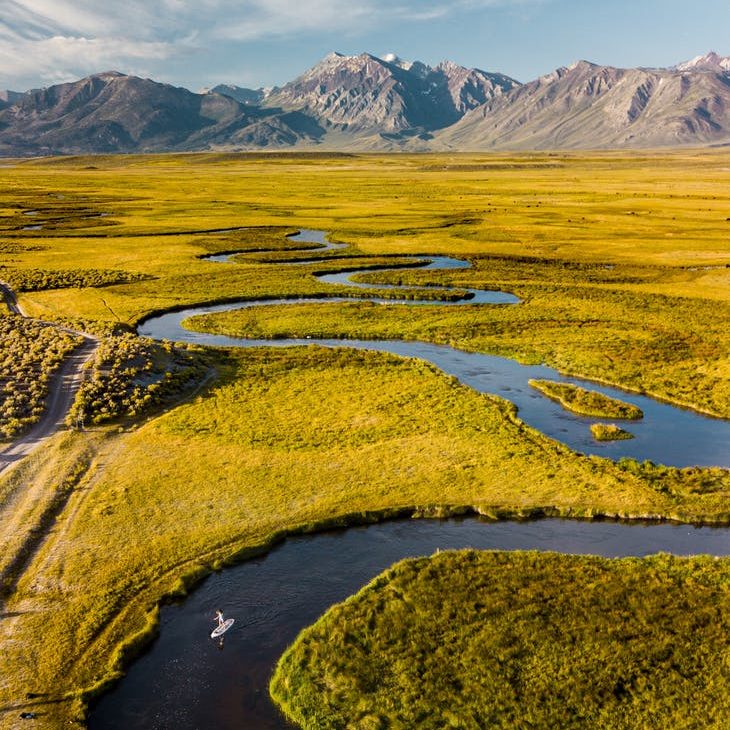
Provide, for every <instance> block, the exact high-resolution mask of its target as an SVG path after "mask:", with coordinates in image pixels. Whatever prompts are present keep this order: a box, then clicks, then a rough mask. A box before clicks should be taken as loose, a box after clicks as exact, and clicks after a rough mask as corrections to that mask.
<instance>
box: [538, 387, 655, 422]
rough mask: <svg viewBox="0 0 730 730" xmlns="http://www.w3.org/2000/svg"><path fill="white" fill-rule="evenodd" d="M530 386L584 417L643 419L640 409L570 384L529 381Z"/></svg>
mask: <svg viewBox="0 0 730 730" xmlns="http://www.w3.org/2000/svg"><path fill="white" fill-rule="evenodd" d="M529 383H530V385H531V386H532V387H533V388H535V389H536V390H539V391H540V392H541V393H542V394H543V395H546V396H547V397H548V398H551V399H552V400H554V401H557V402H558V403H560V405H561V406H563V408H565V409H567V410H569V411H573V412H574V413H580V414H582V415H584V416H596V417H597V418H625V419H627V420H632V421H636V420H638V419H639V418H643V417H644V413H643V412H642V410H641V408H638V407H637V406H635V405H632V404H631V403H624V402H623V401H620V400H618V399H616V398H610V397H609V396H607V395H604V394H603V393H599V392H597V391H595V390H586V389H585V388H581V387H580V386H578V385H573V384H572V383H556V382H555V381H553V380H534V379H533V380H530V381H529Z"/></svg>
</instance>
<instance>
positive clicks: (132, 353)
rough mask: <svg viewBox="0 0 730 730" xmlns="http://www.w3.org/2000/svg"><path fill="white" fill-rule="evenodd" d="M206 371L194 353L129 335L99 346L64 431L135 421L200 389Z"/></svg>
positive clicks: (112, 339) (202, 359)
mask: <svg viewBox="0 0 730 730" xmlns="http://www.w3.org/2000/svg"><path fill="white" fill-rule="evenodd" d="M208 371H209V368H208V367H207V365H206V363H205V359H204V357H203V356H202V355H201V354H200V352H199V351H197V349H196V348H188V347H185V346H174V345H173V344H172V343H169V342H166V343H163V344H158V343H156V342H153V341H152V340H148V339H145V338H141V337H137V336H135V335H132V334H129V333H121V334H116V335H112V336H110V337H107V338H106V339H104V340H102V342H101V344H100V345H99V349H98V350H97V354H96V358H95V361H94V362H93V363H92V364H91V375H90V377H88V378H87V379H86V380H85V381H84V382H83V383H82V384H81V387H80V388H79V392H78V393H77V395H76V400H75V401H74V404H73V406H72V407H71V410H70V411H69V414H68V416H67V418H66V422H67V423H68V424H69V425H83V424H86V423H95V424H99V423H104V422H105V421H110V420H112V419H115V418H120V417H122V416H129V417H135V416H139V415H141V414H143V413H145V412H147V411H149V410H150V409H151V408H152V407H153V406H155V405H158V404H161V403H165V402H167V401H169V400H170V399H171V398H172V399H174V398H176V397H177V398H179V396H180V394H181V393H182V392H184V391H185V390H186V389H189V388H190V387H191V386H193V385H195V384H197V383H199V382H200V381H201V380H202V379H203V378H204V377H205V375H206V373H207V372H208Z"/></svg>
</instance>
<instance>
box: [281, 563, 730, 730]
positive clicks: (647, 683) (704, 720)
mask: <svg viewBox="0 0 730 730" xmlns="http://www.w3.org/2000/svg"><path fill="white" fill-rule="evenodd" d="M729 585H730V564H729V563H728V561H727V560H722V561H719V560H717V559H713V558H709V557H699V558H691V559H687V558H676V557H670V556H667V555H658V556H654V557H650V558H644V559H638V558H631V559H621V560H608V559H604V558H598V557H590V556H588V557H584V556H572V555H557V554H553V553H538V552H516V553H505V552H477V551H461V552H447V553H441V554H436V555H434V556H432V557H430V558H419V559H415V560H406V561H404V562H401V563H398V564H397V565H396V566H394V567H393V568H391V569H390V570H388V571H387V572H386V573H384V574H382V575H381V576H380V577H378V578H376V579H375V580H374V581H373V582H372V583H371V584H370V585H368V586H367V587H366V588H364V589H363V590H362V591H360V593H358V594H357V595H356V596H354V597H353V598H351V599H349V600H347V601H346V602H344V603H342V604H339V605H337V606H335V607H333V608H332V609H330V610H329V611H328V612H327V613H326V614H325V615H324V616H323V617H322V618H321V619H320V620H319V621H317V623H316V624H314V625H313V626H312V627H310V628H308V629H306V630H305V631H304V632H302V634H301V635H300V636H299V638H298V639H297V640H296V642H295V643H294V645H293V646H292V647H291V648H290V649H289V650H288V651H287V652H286V654H285V655H284V656H283V657H282V658H281V660H280V661H279V664H278V666H277V669H276V672H275V675H274V677H273V679H272V682H271V687H270V690H271V694H272V696H273V698H274V699H275V700H276V702H278V703H279V705H280V706H281V707H282V709H284V711H285V712H286V714H287V715H288V716H289V717H290V718H291V719H292V720H294V721H295V722H296V723H297V724H299V725H300V726H301V727H303V728H311V729H312V730H314V729H315V728H316V729H317V730H325V729H335V728H354V727H357V728H421V729H423V730H425V729H429V728H446V727H453V728H470V729H471V728H474V729H475V730H476V729H477V728H487V727H488V728H505V730H506V729H507V728H509V730H512V729H513V728H517V727H520V728H524V727H530V728H564V729H565V728H576V729H577V728H581V729H582V730H585V729H586V728H595V729H596V730H598V728H602V729H603V728H612V729H614V730H620V729H622V728H626V729H627V730H628V729H629V728H639V727H660V726H664V727H673V728H680V727H681V728H690V727H693V728H694V727H703V728H709V727H713V728H719V727H723V726H724V725H723V723H724V722H726V721H727V718H728V716H730V693H729V692H728V688H729V687H730V664H729V663H728V656H730V593H729V592H728V586H729Z"/></svg>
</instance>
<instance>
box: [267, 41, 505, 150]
mask: <svg viewBox="0 0 730 730" xmlns="http://www.w3.org/2000/svg"><path fill="white" fill-rule="evenodd" d="M387 58H388V59H389V60H384V59H381V58H378V57H377V56H373V55H371V54H369V53H362V54H360V55H358V56H343V55H342V54H339V53H331V54H330V55H328V56H327V57H326V58H324V59H323V60H322V61H321V62H320V63H318V64H317V65H316V66H314V67H313V68H311V69H309V70H308V71H307V72H306V73H304V74H302V75H301V76H300V77H299V78H297V79H295V80H294V81H292V82H290V83H288V84H286V85H285V86H283V87H282V88H280V89H275V90H274V91H273V92H272V93H271V95H270V96H269V97H268V98H267V100H266V105H267V106H281V107H283V108H285V109H300V110H302V111H304V112H306V113H308V114H311V115H312V116H314V117H316V118H317V119H319V120H320V121H321V122H323V123H325V124H328V125H331V126H335V127H337V128H338V129H339V130H346V131H348V132H350V133H355V134H362V133H366V132H376V133H385V134H399V133H400V134H405V135H406V136H409V135H415V134H418V133H423V132H430V131H433V130H436V129H441V128H443V127H446V126H448V125H450V124H453V123H454V122H456V121H457V120H458V119H460V118H461V116H462V115H463V114H464V112H465V111H467V110H468V109H473V108H475V107H476V106H478V105H479V104H481V103H483V102H484V101H486V100H488V99H492V98H494V97H496V96H501V95H502V94H503V93H504V92H505V91H507V90H510V89H512V88H514V87H515V86H517V82H516V81H514V80H513V79H510V78H508V77H507V76H503V75H501V74H488V73H486V72H484V71H479V70H477V69H465V68H462V67H461V66H457V65H456V64H453V63H448V62H444V63H443V64H440V65H439V66H437V67H436V68H431V67H429V66H426V65H425V64H422V63H420V62H417V61H416V62H414V63H407V62H404V61H401V60H400V59H398V58H397V57H395V56H389V57H387Z"/></svg>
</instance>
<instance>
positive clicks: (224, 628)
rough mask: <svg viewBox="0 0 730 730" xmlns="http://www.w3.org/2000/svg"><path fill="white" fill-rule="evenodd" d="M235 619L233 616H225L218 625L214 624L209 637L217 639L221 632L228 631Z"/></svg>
mask: <svg viewBox="0 0 730 730" xmlns="http://www.w3.org/2000/svg"><path fill="white" fill-rule="evenodd" d="M235 620H236V619H234V618H227V619H226V620H225V621H224V622H223V623H222V624H221V625H220V626H216V627H215V629H213V633H212V634H211V635H210V638H211V639H217V638H218V637H219V636H223V634H225V633H226V631H228V629H230V628H231V626H233V622H234V621H235Z"/></svg>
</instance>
